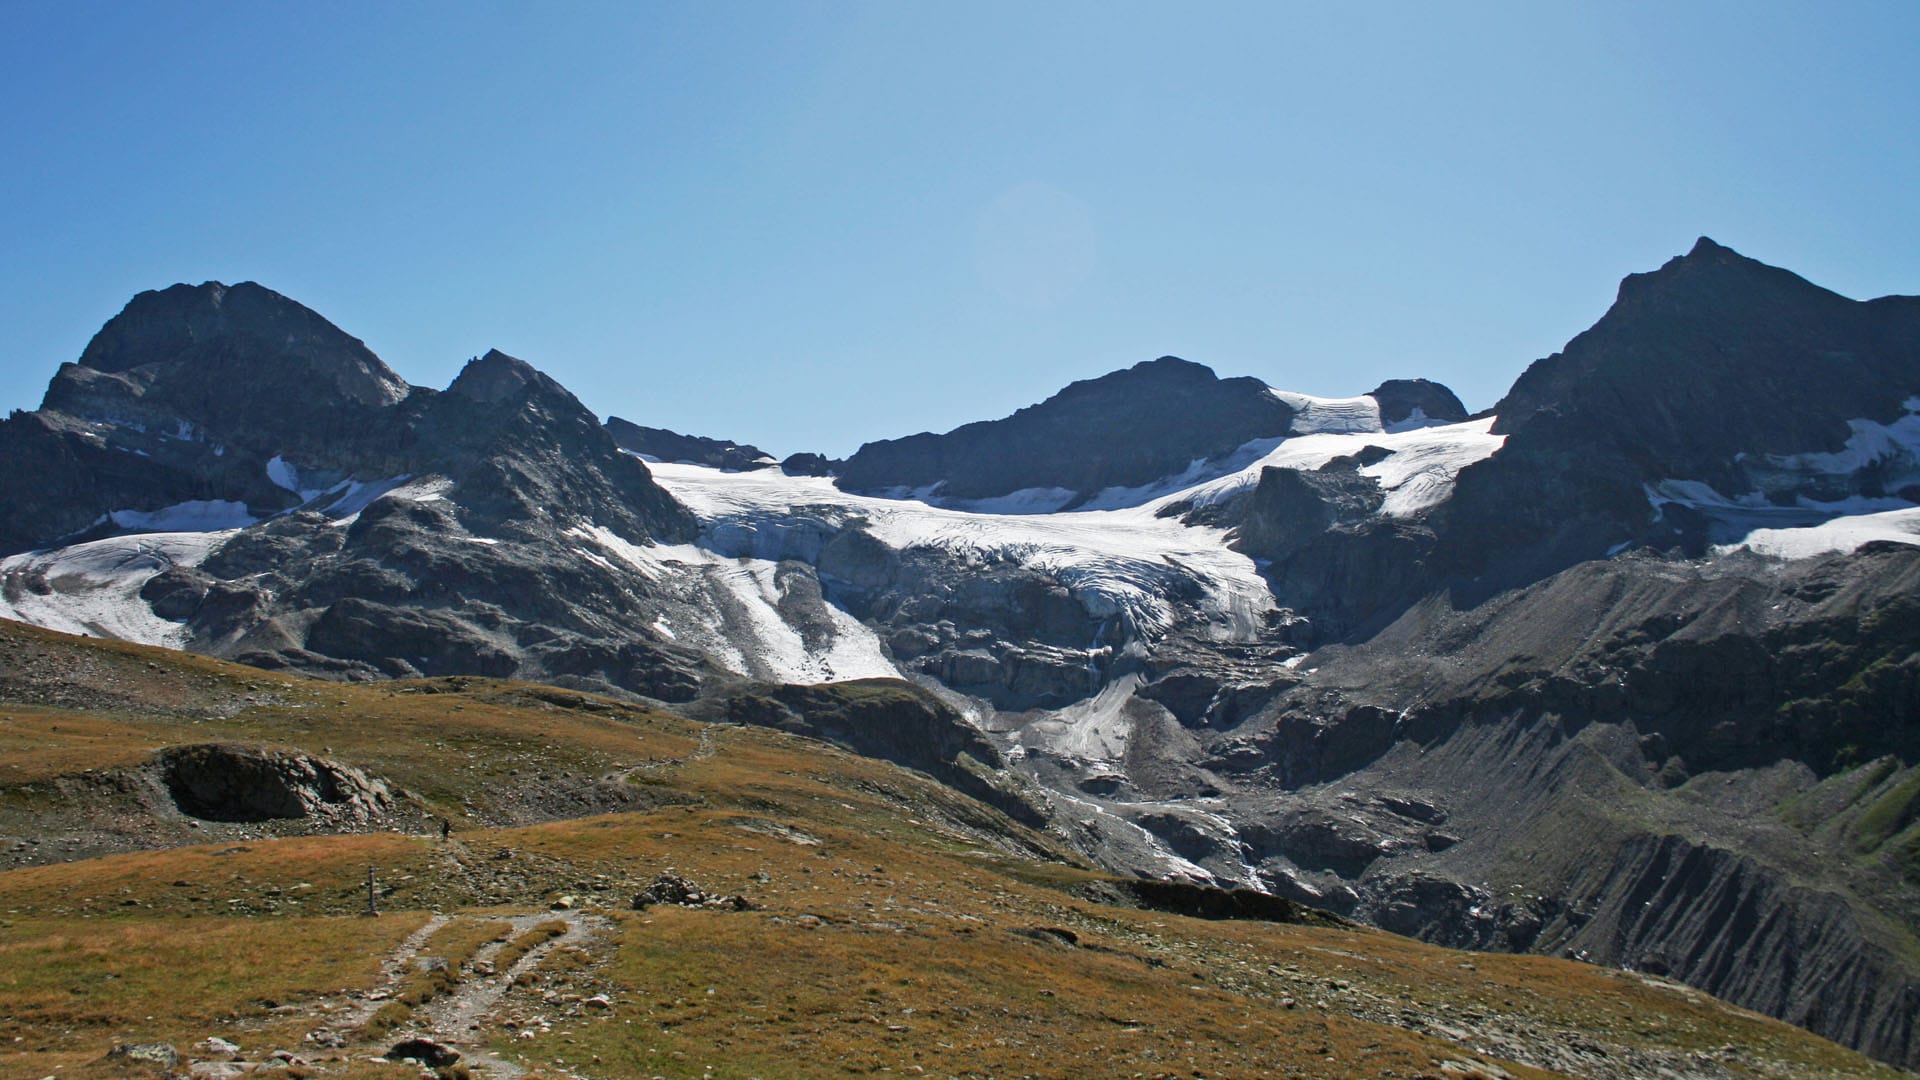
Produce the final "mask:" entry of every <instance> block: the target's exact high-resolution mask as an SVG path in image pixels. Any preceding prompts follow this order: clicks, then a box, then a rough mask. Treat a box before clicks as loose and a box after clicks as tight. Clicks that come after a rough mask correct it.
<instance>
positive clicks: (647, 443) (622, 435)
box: [607, 416, 775, 472]
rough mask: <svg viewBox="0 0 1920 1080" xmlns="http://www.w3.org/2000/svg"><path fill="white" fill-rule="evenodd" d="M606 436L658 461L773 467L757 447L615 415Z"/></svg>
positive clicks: (769, 457) (735, 468)
mask: <svg viewBox="0 0 1920 1080" xmlns="http://www.w3.org/2000/svg"><path fill="white" fill-rule="evenodd" d="M607 434H609V435H611V436H613V441H614V442H615V443H617V444H619V446H620V449H622V450H628V451H631V452H633V453H636V454H641V455H644V456H646V457H650V458H654V459H655V460H658V461H674V462H683V463H686V464H689V465H705V466H707V467H709V468H714V469H729V470H732V471H735V472H743V471H746V470H749V469H767V468H772V467H773V465H774V464H775V462H774V459H773V456H772V455H771V454H768V453H767V452H766V451H765V450H762V449H760V448H759V447H757V446H748V445H747V444H745V443H736V442H733V441H731V440H728V439H709V438H706V437H704V436H700V435H682V434H679V433H678V432H674V431H668V430H667V429H666V428H655V427H643V426H641V425H639V424H636V423H634V422H633V421H631V420H622V419H621V418H620V417H618V416H609V417H607Z"/></svg>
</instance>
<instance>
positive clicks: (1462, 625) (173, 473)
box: [0, 239, 1920, 1068]
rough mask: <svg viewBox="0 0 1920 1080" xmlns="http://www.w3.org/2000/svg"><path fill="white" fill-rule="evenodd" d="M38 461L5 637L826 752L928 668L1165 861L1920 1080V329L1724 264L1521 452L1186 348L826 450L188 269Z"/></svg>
mask: <svg viewBox="0 0 1920 1080" xmlns="http://www.w3.org/2000/svg"><path fill="white" fill-rule="evenodd" d="M647 419H649V420H655V421H661V422H668V421H670V418H647ZM0 462H4V463H5V465H6V468H5V469H4V470H0V507H3V508H4V509H5V511H6V512H5V513H4V514H0V553H5V554H6V558H5V559H4V561H0V615H5V616H7V617H11V618H16V619H20V620H23V621H27V622H32V623H37V624H39V625H42V626H47V627H51V628H54V629H61V630H69V631H74V632H85V633H89V634H94V635H100V636H108V637H118V638H125V639H128V640H135V641H142V642H146V643H149V644H163V645H169V646H173V647H176V648H183V649H188V650H192V651H196V652H202V653H207V654H210V655H214V656H219V657H224V658H228V659H234V660H239V661H242V662H244V663H247V664H252V665H255V666H258V667H263V668H270V669H281V670H289V671H296V672H303V673H307V674H313V675H318V676H322V677H328V678H336V679H378V678H387V677H408V676H417V675H459V674H480V675H499V676H513V677H517V678H526V679H533V680H539V681H544V682H548V683H553V684H557V685H560V686H564V687H571V688H575V689H580V690H593V691H600V692H605V693H613V694H624V695H637V696H640V697H644V698H647V699H651V700H653V701H656V702H665V703H669V704H671V705H674V706H676V707H678V708H680V709H682V710H683V711H685V712H687V713H688V714H689V715H693V716H696V717H698V718H702V719H715V720H731V721H733V722H746V723H768V724H774V725H776V726H778V725H780V724H783V723H789V722H793V720H792V718H793V717H794V716H797V715H798V713H796V712H794V711H793V710H792V709H791V708H786V707H784V706H779V705H778V704H777V703H778V702H780V701H783V700H785V699H784V698H782V697H781V696H780V695H781V694H782V693H784V694H786V695H787V696H789V697H791V696H792V695H794V694H796V693H800V692H799V691H791V690H789V691H780V692H778V693H769V692H766V691H764V686H765V684H807V683H818V682H825V681H832V680H842V679H850V678H864V677H892V678H902V679H907V680H911V681H913V682H915V683H918V684H919V685H920V686H921V687H923V688H925V689H926V690H928V691H931V692H932V694H933V695H935V697H934V698H930V699H929V700H930V701H934V702H935V703H936V705H938V706H939V707H941V708H944V709H945V710H946V712H945V713H943V714H941V715H940V716H939V717H938V718H936V719H934V720H924V718H923V720H924V722H925V723H926V724H929V725H931V726H930V727H922V728H919V729H916V730H918V731H920V732H922V735H918V736H914V737H911V738H892V737H887V736H885V735H884V733H882V734H880V735H875V734H874V733H872V732H868V733H866V734H865V735H863V737H862V741H861V745H859V746H858V747H857V748H858V749H860V750H862V751H863V752H867V753H873V754H877V755H880V756H886V757H890V758H893V759H894V760H902V761H906V762H907V763H908V764H911V765H912V766H913V767H915V768H920V769H922V770H923V771H927V772H929V773H930V774H932V775H935V776H937V777H939V778H941V779H943V780H945V781H946V782H948V783H951V784H954V785H955V786H958V787H961V788H962V789H963V790H967V791H968V792H969V793H971V794H975V795H977V796H980V797H984V798H988V799H990V800H992V801H995V803H996V805H999V806H1001V807H1002V808H1004V809H1007V810H1008V811H1009V812H1010V813H1013V814H1014V815H1015V816H1017V817H1019V818H1021V819H1022V820H1026V821H1029V822H1032V823H1035V824H1039V825H1043V826H1045V827H1047V828H1048V829H1050V830H1051V831H1052V832H1053V833H1054V834H1055V836H1056V837H1057V838H1058V839H1060V840H1061V841H1062V842H1065V843H1067V844H1069V845H1071V846H1073V847H1075V848H1077V849H1078V850H1079V851H1081V852H1082V853H1084V854H1086V855H1088V856H1090V857H1092V858H1095V859H1096V860H1099V861H1101V862H1102V863H1104V864H1105V865H1107V866H1108V867H1110V868H1112V869H1115V870H1118V871H1124V872H1129V873H1135V874H1140V875H1145V876H1156V877H1165V878H1181V879H1190V880H1193V881H1197V882H1203V883H1211V884H1228V885H1241V886H1247V887H1251V888H1256V889H1259V890H1262V891H1265V892H1270V893H1274V894H1277V895H1280V896H1283V897H1286V898H1289V899H1291V900H1295V901H1301V902H1305V903H1309V904H1312V905H1315V906H1319V907H1324V908H1328V909H1331V910H1334V911H1336V912H1339V913H1341V914H1345V915H1349V916H1351V917H1354V918H1358V919H1362V920H1365V921H1369V922H1372V923H1374V924H1376V925H1379V926H1382V927H1384V928H1386V929H1389V930H1393V931H1397V932H1400V933H1405V934H1410V935H1413V936H1417V937H1421V938H1425V939H1428V940H1431V941H1436V942H1441V943H1445V944H1453V945H1461V946H1469V947H1474V948H1481V949H1507V950H1515V951H1538V952H1550V953H1555V954H1564V955H1570V956H1578V957H1582V958H1585V959H1589V960H1591V961H1593V962H1595V963H1601V964H1609V965H1624V966H1630V967H1635V968H1639V969H1642V970H1646V971H1650V972H1654V973H1658V974H1667V975H1671V976H1672V977H1674V978H1677V979H1681V980H1684V981H1686V982H1689V983H1692V984H1693V985H1695V986H1699V987H1701V988H1703V989H1705V990H1708V991H1711V992H1712V993H1715V994H1718V995H1721V996H1723V997H1726V998H1728V999H1730V1000H1733V1001H1735V1002H1738V1003H1741V1004H1745V1005H1748V1006H1750V1007H1753V1008H1756V1009H1759V1010H1762V1011H1765V1012H1768V1013H1771V1014H1773V1015H1776V1016H1780V1017H1783V1018H1786V1019H1788V1020H1791V1021H1793V1022H1795V1023H1798V1024H1802V1025H1804V1026H1807V1027H1809V1028H1811V1029H1813V1030H1815V1031H1817V1032H1820V1033H1822V1034H1826V1035H1828V1036H1830V1037H1832V1038H1834V1039H1836V1040H1839V1041H1841V1042H1845V1043H1847V1044H1849V1045H1852V1046H1855V1047H1858V1048H1860V1049H1863V1050H1865V1051H1867V1052H1868V1053H1871V1054H1873V1055H1875V1056H1878V1057H1880V1058H1882V1059H1884V1060H1887V1061H1890V1062H1893V1063H1896V1064H1900V1065H1903V1066H1905V1067H1907V1068H1915V1067H1920V1035H1917V1034H1916V1028H1915V1021H1916V1017H1920V938H1917V937H1916V933H1915V927H1920V298H1913V297H1888V298H1884V299H1879V300H1871V301H1866V302H1858V301H1853V300H1849V299H1846V298H1844V297H1841V296H1838V295H1836V294H1834V293H1831V292H1828V291H1826V290H1824V289H1821V288H1819V287H1817V286H1815V285H1812V284H1810V283H1808V282H1806V281H1804V280H1802V279H1800V278H1799V277H1796V276H1794V275H1793V274H1791V273H1788V272H1787V271H1784V270H1780V269H1777V268H1774V267H1770V266H1766V265H1763V264H1761V263H1758V262H1756V261H1754V260H1752V259H1748V258H1746V257H1744V256H1741V255H1739V254H1737V253H1735V252H1733V251H1731V250H1729V249H1727V248H1725V247H1722V246H1720V245H1718V244H1715V243H1713V242H1712V241H1710V240H1705V239H1702V240H1701V241H1700V242H1699V243H1698V244H1697V245H1695V247H1694V248H1693V249H1692V251H1690V252H1689V253H1688V254H1686V255H1684V256H1681V257H1678V258H1675V259H1673V260H1671V261H1670V262H1668V263H1667V264H1666V265H1665V266H1663V267H1661V268H1660V269H1658V270H1656V271H1653V272H1651V273H1646V274H1638V275H1634V276H1632V277H1629V278H1628V279H1627V280H1626V281H1625V282H1623V283H1622V285H1621V287H1620V292H1619V296H1618V299H1617V300H1616V301H1615V303H1614V305H1613V306H1612V308H1611V309H1610V310H1609V311H1608V312H1607V313H1606V314H1605V315H1604V316H1603V317H1602V318H1601V319H1600V321H1599V322H1598V323H1596V324H1595V325H1594V326H1593V327H1592V328H1590V329H1588V330H1586V331H1585V332H1583V333H1581V334H1579V335H1578V336H1576V337H1574V338H1573V339H1572V340H1571V341H1570V342H1569V343H1568V344H1567V346H1566V347H1565V349H1564V350H1563V351H1561V352H1559V353H1556V354H1554V355H1553V356H1550V357H1547V358H1545V359H1543V360H1539V361H1537V362H1535V363H1534V364H1533V365H1532V366H1530V367H1529V368H1528V369H1527V370H1526V371H1525V372H1524V373H1523V374H1522V375H1521V376H1520V377H1519V379H1518V380H1517V381H1516V382H1515V384H1514V386H1513V388H1512V390H1511V391H1509V392H1508V394H1507V395H1506V396H1505V397H1504V398H1503V399H1502V400H1501V401H1500V402H1499V404H1498V405H1496V406H1495V407H1494V408H1493V409H1492V410H1490V412H1489V413H1487V414H1483V415H1479V416H1472V417H1470V416H1468V415H1467V414H1466V411H1465V409H1464V408H1462V406H1461V404H1460V402H1459V401H1458V399H1457V398H1455V397H1454V395H1453V394H1452V393H1451V392H1450V391H1448V390H1447V389H1446V388H1445V387H1443V386H1440V385H1438V384H1436V383H1432V382H1429V381H1426V380H1421V379H1407V380H1395V381H1391V382H1388V383H1385V384H1383V385H1381V386H1379V387H1377V388H1375V389H1374V390H1373V391H1372V392H1370V393H1368V394H1364V395H1361V396H1358V397H1354V398H1345V399H1329V398H1318V397H1312V396H1308V395H1303V394H1296V393H1290V392H1286V391H1283V390H1278V389H1274V388H1271V387H1268V386H1267V385H1265V384H1264V383H1262V382H1260V381H1259V380H1257V379H1253V378H1246V377H1238V378H1226V379H1221V378H1218V377H1217V376H1216V375H1215V374H1214V373H1213V372H1212V371H1211V370H1209V369H1207V368H1205V367H1203V366H1201V365H1199V364H1194V363H1190V362H1188V361H1185V360H1181V359H1177V358H1174V357H1162V358H1160V359H1157V360H1152V361H1148V362H1146V363H1142V364H1139V365H1136V366H1134V367H1132V368H1129V369H1126V370H1123V371H1117V372H1114V373H1112V374H1109V375H1105V376H1102V377H1100V378H1097V379H1091V380H1087V381H1084V382H1078V383H1074V384H1072V385H1071V386H1068V387H1066V388H1064V389H1063V390H1061V391H1060V392H1059V393H1058V394H1056V395H1054V396H1053V397H1051V398H1049V399H1047V400H1046V401H1044V402H1041V403H1038V404H1036V405H1033V406H1031V407H1029V408H1026V409H1022V410H1020V411H1018V412H1016V413H1015V414H1013V415H1012V416H1009V417H1006V418H1003V419H999V420H989V421H982V422H979V423H973V424H967V425H964V426H962V427H960V428H957V429H955V430H954V431H951V432H947V433H945V434H933V433H923V434H917V435H909V436H906V437H904V438H895V439H884V440H880V441H876V442H870V443H867V444H866V445H864V446H862V447H861V448H860V449H859V450H858V451H857V452H855V453H854V454H853V455H852V456H850V457H849V458H847V459H846V460H844V461H830V460H828V459H826V458H824V457H821V456H820V455H812V454H802V455H794V456H793V457H791V458H788V459H787V460H786V461H785V462H775V461H774V460H773V459H772V458H771V457H770V456H769V455H766V454H764V453H762V452H761V451H759V450H758V449H756V448H755V447H753V446H751V445H748V444H744V443H734V442H729V441H726V440H722V439H710V438H704V437H699V436H688V435H681V434H677V433H676V432H674V431H671V430H667V429H666V428H662V427H647V426H643V425H641V424H639V423H635V422H631V421H627V420H622V419H619V418H613V419H610V420H608V421H606V422H605V423H604V424H603V423H601V422H600V420H599V418H598V417H597V416H595V415H594V414H593V413H591V412H589V411H588V410H587V409H586V407H585V406H583V405H582V404H581V403H580V402H579V401H578V400H576V399H575V398H574V397H573V396H572V395H571V394H570V393H568V392H567V390H566V389H565V388H564V387H562V386H560V385H559V384H558V383H556V382H555V381H553V380H552V379H551V378H549V377H547V376H546V375H543V374H541V373H540V372H539V371H537V370H535V369H534V368H532V367H531V366H529V365H528V364H526V363H524V362H523V361H520V360H517V359H515V358H513V357H510V356H506V355H504V354H502V353H498V352H491V353H488V354H486V355H485V356H482V357H480V358H477V359H475V360H473V361H471V362H470V363H469V364H468V365H467V366H466V368H465V369H464V370H463V371H462V372H461V373H460V375H459V377H458V378H456V379H455V380H454V382H453V383H452V384H451V385H450V386H448V387H447V388H446V389H445V390H440V391H436V390H432V389H428V388H422V387H416V386H412V385H410V384H408V383H407V382H406V381H405V380H404V379H402V378H401V377H400V376H399V375H397V374H396V373H394V372H393V371H392V370H391V369H389V368H388V367H387V366H386V365H385V364H384V363H382V362H381V361H380V360H379V358H378V357H376V356H374V355H373V354H372V353H371V352H369V351H368V350H367V349H366V347H365V346H364V345H363V344H362V343H361V342H360V341H358V340H357V339H355V338H353V337H351V336H350V335H348V334H346V333H345V332H343V331H341V330H339V329H338V328H336V327H334V326H333V325H332V324H330V323H328V322H327V321H326V320H325V319H324V318H322V317H321V316H319V315H317V314H315V313H314V312H312V311H309V310H308V309H306V308H304V307H302V306H300V305H299V304H298V303H295V302H294V301H292V300H289V299H287V298H286V297H283V296H280V295H279V294H277V293H274V292H272V291H271V290H269V289H266V288H264V287H262V286H259V285H254V284H250V283H249V284H240V285H234V286H230V287H229V286H224V285H220V284H217V283H208V284H204V285H200V286H188V285H175V286H172V287H171V288H167V289H164V290H161V291H158V292H149V293H142V294H140V295H139V296H137V297H135V298H134V299H133V301H132V302H131V303H129V304H128V305H127V307H126V309H125V310H124V311H123V312H121V313H120V314H119V315H117V316H115V317H114V318H113V319H112V320H110V321H109V322H108V323H107V325H106V326H105V327H103V328H102V329H101V331H100V333H99V334H98V335H96V336H95V338H94V340H93V341H92V343H91V344H89V345H88V347H87V348H86V350H85V352H83V353H82V355H81V357H80V358H79V360H78V361H77V362H75V363H71V364H66V365H63V366H62V367H61V369H60V370H59V371H58V372H57V373H55V374H54V376H53V378H52V381H51V384H50V385H49V388H48V391H47V395H46V398H45V401H44V402H43V403H42V405H41V407H40V409H38V410H36V411H33V412H22V413H16V414H14V415H13V416H12V417H10V418H8V419H6V420H5V421H0ZM749 690H751V693H750V694H749V693H748V691H749ZM743 695H745V696H743ZM749 698H751V700H753V701H758V702H762V703H764V702H767V701H772V702H775V703H776V704H774V705H764V704H763V705H755V706H752V707H748V706H745V705H741V704H739V702H741V701H745V700H748V699H749ZM941 703H943V704H941ZM934 707H935V706H933V705H930V706H929V708H934ZM929 730H938V731H944V732H947V733H949V734H948V735H947V736H942V739H943V740H944V741H941V742H940V743H939V745H941V746H945V745H946V742H951V743H952V746H951V747H950V748H948V750H941V751H938V752H930V751H929V750H928V745H929V744H928V743H927V741H926V739H925V738H924V732H925V731H929ZM956 733H958V734H956ZM949 750H950V752H948V751H949Z"/></svg>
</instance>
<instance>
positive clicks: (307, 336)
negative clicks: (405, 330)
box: [47, 281, 410, 407]
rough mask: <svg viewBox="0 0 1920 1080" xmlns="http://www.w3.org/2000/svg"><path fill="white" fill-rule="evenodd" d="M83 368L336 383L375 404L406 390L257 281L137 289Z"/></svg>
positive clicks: (155, 376)
mask: <svg viewBox="0 0 1920 1080" xmlns="http://www.w3.org/2000/svg"><path fill="white" fill-rule="evenodd" d="M78 366H80V367H82V368H86V369H89V370H91V371H96V372H103V373H106V374H116V375H117V374H123V373H133V372H141V373H143V374H145V375H146V376H147V378H146V379H144V380H142V381H145V382H152V383H155V384H158V383H162V382H168V381H186V382H192V383H197V382H200V381H203V380H207V381H218V382H219V383H220V384H221V385H223V386H225V387H227V388H229V389H230V390H231V391H233V392H244V393H249V394H257V393H261V392H271V391H276V390H285V391H289V392H296V391H297V392H300V393H302V394H303V395H305V396H307V397H311V396H312V395H313V394H314V393H315V392H316V391H321V390H331V391H332V392H333V393H335V394H338V395H339V396H340V397H341V398H343V399H345V400H347V401H350V402H353V403H356V404H359V405H364V406H373V407H380V406H385V405H391V404H393V403H394V402H397V401H399V400H401V399H402V398H404V397H406V396H407V392H408V390H409V389H410V387H409V386H408V385H407V382H406V380H405V379H402V378H401V377H400V376H399V375H398V374H396V373H395V372H394V371H393V369H391V368H389V367H388V366H387V365H386V364H385V363H383V362H381V360H380V358H379V357H378V356H375V355H374V354H373V352H372V351H371V350H369V349H368V348H367V346H366V345H365V343H363V342H362V341H361V340H360V339H359V338H356V337H354V336H352V335H350V334H348V333H346V332H345V331H343V330H341V329H340V328H339V327H337V326H335V325H333V324H332V323H330V322H328V321H327V320H326V319H325V318H322V317H321V316H320V315H319V314H317V313H316V312H314V311H312V310H311V309H309V308H307V307H305V306H303V305H301V304H299V303H296V302H295V301H293V300H289V299H288V298H286V297H284V296H282V295H280V294H279V293H277V292H274V291H273V290H272V289H269V288H266V287H265V286H262V285H258V284H255V283H254V282H251V281H245V282H241V283H240V284H238V285H233V286H228V285H224V284H222V283H220V282H218V281H209V282H205V283H203V284H201V285H185V284H180V285H173V286H170V287H168V288H166V289H159V290H153V291H148V292H143V293H140V294H139V295H138V296H135V297H134V298H133V299H132V300H131V301H130V302H128V304H127V306H126V307H125V308H124V309H122V310H121V312H120V313H119V314H118V315H115V316H114V317H113V318H112V319H109V320H108V321H107V323H106V325H105V326H103V327H101V328H100V332H99V333H98V334H95V335H94V337H93V340H92V341H91V342H89V343H88V344H87V347H86V350H85V351H84V352H82V353H81V355H80V360H79V365H78ZM59 389H60V387H59V385H58V383H57V382H56V384H55V386H54V387H53V388H50V389H49V391H48V402H47V407H55V406H56V405H57V404H58V402H57V400H56V395H57V392H58V390H59ZM202 396H206V395H202ZM212 396H213V397H215V398H217V397H219V396H220V395H219V394H218V393H215V394H213V395H212Z"/></svg>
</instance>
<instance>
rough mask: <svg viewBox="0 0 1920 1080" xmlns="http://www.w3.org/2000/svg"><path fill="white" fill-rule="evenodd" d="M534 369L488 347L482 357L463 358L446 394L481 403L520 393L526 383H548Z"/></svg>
mask: <svg viewBox="0 0 1920 1080" xmlns="http://www.w3.org/2000/svg"><path fill="white" fill-rule="evenodd" d="M552 381H553V380H551V379H549V378H547V376H545V375H543V374H541V372H540V370H539V369H538V368H535V367H534V366H533V365H532V364H529V363H527V362H526V361H525V360H522V359H520V358H519V357H517V356H509V355H508V354H506V353H503V352H501V351H500V350H499V349H488V350H487V352H486V355H485V356H478V357H475V358H474V359H472V360H469V361H467V366H466V367H463V368H461V369H460V374H459V375H458V376H456V377H455V378H454V380H453V383H452V385H450V386H448V387H447V393H449V394H459V395H460V396H461V397H464V398H467V399H468V400H471V401H478V402H481V403H483V404H492V403H494V402H496V401H504V400H506V399H507V398H510V397H512V396H513V395H515V394H517V393H519V392H520V390H521V388H522V387H524V386H526V385H527V384H528V383H550V382H552Z"/></svg>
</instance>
